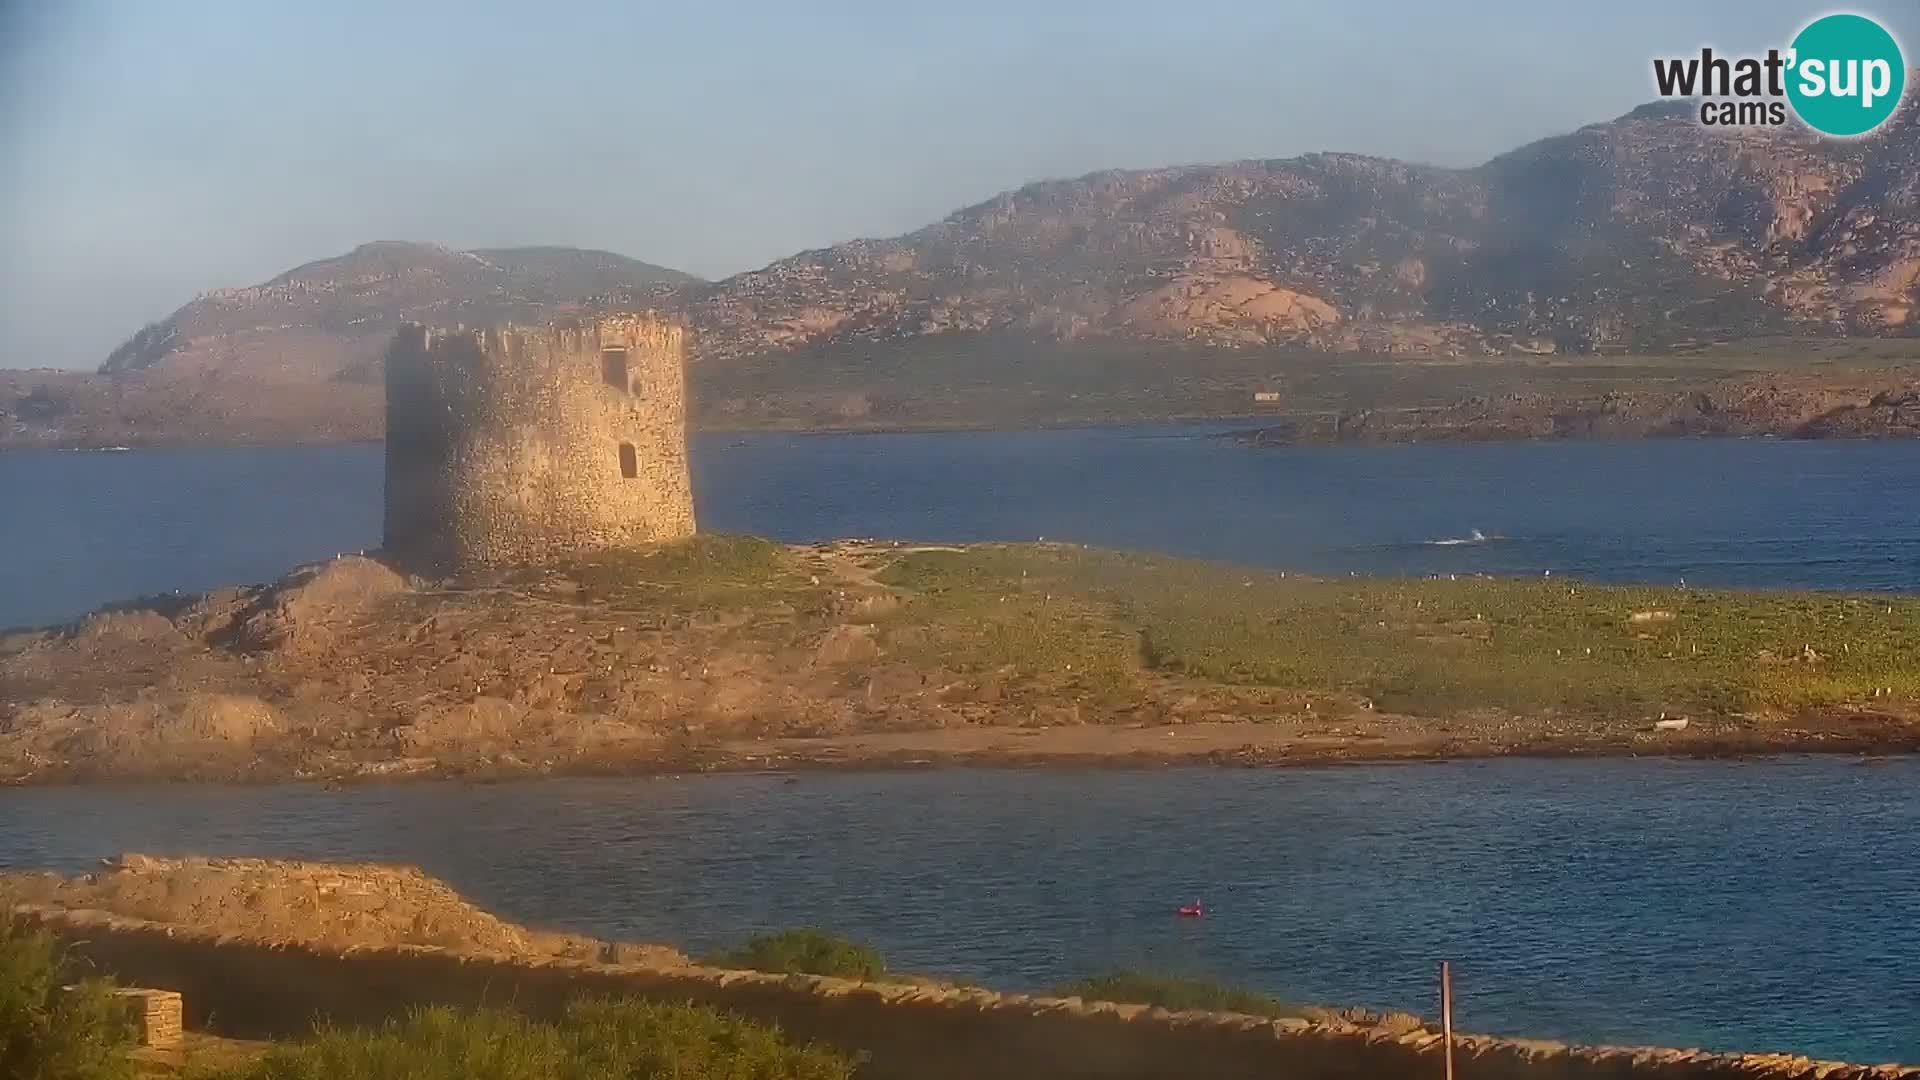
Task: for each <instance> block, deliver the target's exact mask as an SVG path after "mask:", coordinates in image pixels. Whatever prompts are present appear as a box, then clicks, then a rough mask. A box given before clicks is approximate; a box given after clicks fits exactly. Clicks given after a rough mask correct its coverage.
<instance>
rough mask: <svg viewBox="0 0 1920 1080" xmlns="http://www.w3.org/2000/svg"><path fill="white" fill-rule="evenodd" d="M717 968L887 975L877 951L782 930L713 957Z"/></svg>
mask: <svg viewBox="0 0 1920 1080" xmlns="http://www.w3.org/2000/svg"><path fill="white" fill-rule="evenodd" d="M713 963H714V964H715V965H716V966H719V967H730V968H746V969H748V970H750V971H768V972H772V973H773V974H776V975H791V974H796V973H797V974H803V975H833V976H837V977H839V978H842V979H878V978H880V977H882V976H884V975H885V974H886V973H887V961H886V958H885V957H882V956H881V955H880V952H879V950H877V949H875V948H873V947H871V946H868V945H862V944H860V943H859V942H857V941H848V940H847V939H846V938H843V937H837V936H835V935H833V934H829V933H826V932H825V931H822V930H782V931H780V932H779V933H776V934H759V935H756V936H755V937H752V938H749V939H747V943H746V944H745V945H742V946H740V947H739V948H737V949H734V950H732V951H730V952H725V953H721V954H720V955H719V956H716V957H714V959H713Z"/></svg>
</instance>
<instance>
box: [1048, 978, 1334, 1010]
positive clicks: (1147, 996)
mask: <svg viewBox="0 0 1920 1080" xmlns="http://www.w3.org/2000/svg"><path fill="white" fill-rule="evenodd" d="M1053 992H1054V993H1055V994H1057V995H1059V996H1061V997H1080V998H1085V999H1086V1000H1088V1001H1113V1002H1119V1003H1120V1004H1123V1005H1157V1006H1159V1007H1161V1008H1163V1009H1173V1010H1175V1011H1179V1012H1185V1011H1192V1010H1200V1011H1204V1012H1235V1013H1247V1014H1248V1015H1251V1016H1303V1015H1304V1014H1305V1013H1304V1010H1302V1009H1301V1008H1299V1007H1298V1006H1294V1005H1288V1004H1286V1003H1285V1002H1283V1001H1280V1000H1279V999H1278V998H1273V997H1269V996H1267V995H1266V994H1262V993H1260V992H1259V991H1257V990H1248V989H1247V988H1245V987H1241V986H1230V985H1228V984H1226V983H1220V982H1214V981H1212V980H1210V979H1195V978H1184V977H1180V976H1175V975H1153V974H1149V973H1147V972H1143V971H1115V972H1110V973H1108V974H1105V975H1093V976H1090V977H1088V978H1084V979H1080V980H1077V981H1075V982H1070V983H1067V984H1066V985H1064V986H1060V987H1057V988H1055V989H1054V991H1053Z"/></svg>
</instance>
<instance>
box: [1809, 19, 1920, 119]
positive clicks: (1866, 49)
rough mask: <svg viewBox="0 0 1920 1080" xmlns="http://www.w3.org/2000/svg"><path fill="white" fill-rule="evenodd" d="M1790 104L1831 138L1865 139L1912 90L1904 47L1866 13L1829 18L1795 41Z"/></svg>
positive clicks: (1810, 27)
mask: <svg viewBox="0 0 1920 1080" xmlns="http://www.w3.org/2000/svg"><path fill="white" fill-rule="evenodd" d="M1788 63H1789V64H1790V65H1791V66H1790V68H1789V69H1788V73H1787V100H1788V101H1790V102H1792V103H1793V111H1794V112H1796V113H1798V114H1799V116H1800V119H1801V120H1803V121H1805V122H1806V124H1807V126H1808V127H1811V128H1813V129H1814V130H1815V131H1818V132H1820V133H1822V134H1825V135H1840V136H1848V135H1865V134H1866V133H1867V132H1869V131H1872V130H1873V129H1874V128H1877V127H1879V126H1880V125H1881V124H1884V123H1886V122H1887V117H1889V116H1892V115H1893V110H1894V109H1895V108H1897V107H1899V105H1900V95H1901V94H1902V93H1904V92H1905V91H1906V88H1907V64H1906V61H1905V60H1904V59H1903V58H1902V57H1901V56H1900V43H1899V42H1897V41H1895V40H1893V35H1892V34H1889V33H1887V31H1886V28H1885V27H1883V26H1881V25H1880V24H1879V23H1877V22H1874V21H1873V20H1872V19H1869V18H1867V17H1866V16H1864V15H1827V16H1824V17H1822V18H1818V19H1815V20H1814V21H1812V22H1810V23H1808V24H1807V27H1806V29H1804V30H1802V31H1800V33H1799V35H1798V36H1797V37H1795V38H1794V39H1793V52H1792V59H1791V60H1789V61H1788Z"/></svg>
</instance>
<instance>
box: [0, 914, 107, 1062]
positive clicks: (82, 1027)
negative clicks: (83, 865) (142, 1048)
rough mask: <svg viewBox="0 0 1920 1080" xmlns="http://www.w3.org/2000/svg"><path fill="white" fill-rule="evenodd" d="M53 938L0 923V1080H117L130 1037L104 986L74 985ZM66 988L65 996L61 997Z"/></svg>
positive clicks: (99, 982) (78, 982)
mask: <svg viewBox="0 0 1920 1080" xmlns="http://www.w3.org/2000/svg"><path fill="white" fill-rule="evenodd" d="M74 975H75V973H74V972H73V971H72V969H71V965H69V964H68V963H67V962H66V960H65V957H63V956H62V955H61V951H60V948H59V946H58V945H57V944H56V943H55V942H54V940H53V937H52V936H51V935H49V934H47V933H46V932H45V931H41V930H27V929H24V928H21V927H19V926H16V925H14V924H13V923H12V922H10V921H9V920H7V919H6V918H5V917H4V916H0V1076H4V1077H6V1078H7V1080H120V1078H123V1077H129V1076H132V1075H133V1066H132V1064H131V1063H130V1062H129V1061H128V1060H127V1050H128V1049H129V1048H130V1047H131V1046H132V1043H133V1035H132V1031H131V1029H130V1028H129V1027H128V1025H127V1023H126V1021H125V1019H124V1018H123V1016H122V1014H121V1012H120V1010H119V1008H118V1006H117V1005H116V1004H115V1002H114V1000H113V998H112V995H111V992H112V987H111V984H109V983H108V982H107V981H106V980H104V979H79V980H76V979H75V978H74ZM69 984H72V989H68V988H67V987H68V986H69Z"/></svg>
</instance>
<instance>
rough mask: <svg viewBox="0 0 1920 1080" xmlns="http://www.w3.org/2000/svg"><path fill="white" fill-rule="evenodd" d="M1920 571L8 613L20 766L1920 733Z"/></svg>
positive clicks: (875, 565) (1819, 743)
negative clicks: (1829, 585) (1662, 583)
mask: <svg viewBox="0 0 1920 1080" xmlns="http://www.w3.org/2000/svg"><path fill="white" fill-rule="evenodd" d="M1915 626H1920V601H1916V600H1913V599H1911V598H1880V597H1848V596H1839V595H1815V594H1794V593H1774V592H1755V593H1739V592H1717V591H1710V590H1700V589H1678V588H1640V587H1621V586H1600V585H1589V584H1583V583H1569V582H1564V581H1560V580H1551V579H1550V580H1535V581H1511V580H1491V579H1460V580H1452V579H1434V580H1417V581H1414V580H1410V581H1378V580H1365V579H1346V578H1342V579H1328V580H1316V579H1308V578H1301V577H1299V576H1288V575H1282V574H1279V573H1275V572H1269V571H1261V570H1247V569H1241V568H1236V567H1227V566H1219V565H1213V564H1204V563H1196V562H1190V561H1185V560H1177V559H1169V558H1160V557H1149V556H1132V555H1122V554H1117V553H1110V552H1101V551H1092V550H1087V549H1082V548H1077V547H1069V546H1060V545H1011V546H998V545H995V546H982V547H972V548H965V549H959V548H926V547H914V546H908V545H894V544H885V543H880V544H874V543H844V544H834V545H824V546H812V547H783V546H780V545H776V544H772V543H768V542H764V541H758V540H752V539H747V538H732V537H700V538H697V539H693V540H689V541H681V542H676V543H671V544H667V545H665V546H660V547H657V548H652V549H647V550H635V551H630V552H622V553H617V554H609V555H606V556H603V557H598V558H592V559H584V560H577V561H569V562H564V563H554V564H549V565H546V566H543V567H540V568H537V569H525V570H520V571H515V572H511V573H505V574H497V575H492V576H479V577H471V578H466V579H455V580H429V579H422V578H417V577H408V576H404V575H402V574H400V573H396V572H395V571H393V570H392V569H390V568H388V567H387V566H385V565H383V564H382V563H380V562H377V561H375V560H373V559H370V558H366V557H361V556H348V557H344V558H342V559H339V560H335V561H332V562H329V563H326V564H322V565H319V566H315V567H309V568H306V569H303V570H301V571H299V572H297V573H295V574H293V575H292V576H290V577H289V578H287V579H286V580H284V581H281V582H279V583H276V584H274V585H271V586H266V587H252V588H235V589H227V590H221V591H217V592H214V593H211V594H208V595H205V596H198V597H174V598H165V599H162V600H159V601H155V602H148V603H146V604H141V605H132V606H129V607H126V608H123V609H119V610H113V611H105V612H101V613H98V614H96V615H93V616H91V617H89V618H87V619H84V620H81V621H80V622H78V623H75V624H73V625H70V626H66V627H60V628H53V629H45V630H36V631H20V632H15V633H12V634H9V635H6V636H5V637H0V690H3V691H4V692H3V693H0V702H4V704H3V705H0V776H4V778H5V779H6V780H7V781H8V782H13V783H46V782H61V781H77V780H109V779H135V778H142V779H145V778H168V779H196V780H247V781H280V780H321V779H350V778H362V777H393V776H447V775H463V776H511V775H529V774H538V773H546V772H558V771H572V772H606V771H623V772H651V771H675V772H678V771H686V770H694V769H714V768H735V769H741V768H744V769H767V768H786V767H799V766H807V765H848V766H912V765H929V764H941V763H981V764H1043V763H1053V764H1089V763H1111V764H1156V763H1181V762H1214V763H1220V764H1287V763H1300V762H1332V761H1354V760H1381V759H1426V758H1447V757H1460V756H1477V755H1494V754H1587V753H1622V754H1626V753H1637V754H1648V753H1666V754H1738V753H1754V752H1772V751H1782V750H1835V751H1847V752H1856V753H1884V752H1892V751H1906V750H1912V749H1916V748H1920V710H1916V708H1915V706H1914V701H1915V698H1916V693H1917V692H1920V664H1916V662H1915V661H1914V659H1913V658H1914V657H1915V656H1917V655H1920V651H1917V650H1916V648H1915V646H1916V645H1917V644H1920V643H1916V642H1915V641H1914V640H1913V634H1914V629H1913V628H1914V627H1915Z"/></svg>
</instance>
